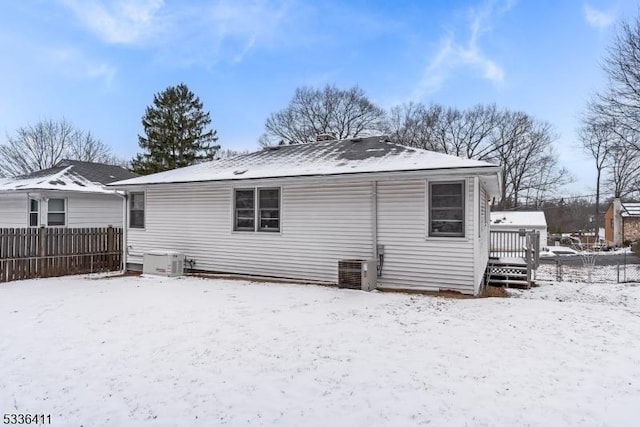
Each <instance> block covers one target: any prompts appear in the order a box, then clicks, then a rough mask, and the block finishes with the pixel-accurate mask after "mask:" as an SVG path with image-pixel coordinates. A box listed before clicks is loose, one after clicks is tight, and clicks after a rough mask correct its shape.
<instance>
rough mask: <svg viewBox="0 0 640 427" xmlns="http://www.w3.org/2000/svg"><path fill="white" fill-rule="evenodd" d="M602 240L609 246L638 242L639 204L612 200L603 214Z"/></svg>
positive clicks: (639, 235) (639, 225)
mask: <svg viewBox="0 0 640 427" xmlns="http://www.w3.org/2000/svg"><path fill="white" fill-rule="evenodd" d="M604 238H605V240H606V241H607V244H608V245H611V246H622V245H623V244H624V242H627V241H631V242H635V241H636V240H640V203H622V202H621V201H620V199H619V198H616V199H614V200H613V202H611V204H610V205H609V207H608V208H607V210H606V211H605V213H604Z"/></svg>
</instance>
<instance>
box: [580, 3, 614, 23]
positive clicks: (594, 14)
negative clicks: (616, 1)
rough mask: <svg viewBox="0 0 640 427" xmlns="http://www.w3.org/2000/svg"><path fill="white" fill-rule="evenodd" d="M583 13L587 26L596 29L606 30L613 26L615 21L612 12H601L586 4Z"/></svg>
mask: <svg viewBox="0 0 640 427" xmlns="http://www.w3.org/2000/svg"><path fill="white" fill-rule="evenodd" d="M583 13H584V19H585V21H587V24H589V25H590V26H591V27H593V28H598V29H603V28H607V27H608V26H610V25H611V24H613V21H614V19H615V14H614V13H613V12H605V11H601V10H598V9H596V8H594V7H592V6H590V5H588V4H585V5H584V8H583Z"/></svg>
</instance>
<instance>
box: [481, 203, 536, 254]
mask: <svg viewBox="0 0 640 427" xmlns="http://www.w3.org/2000/svg"><path fill="white" fill-rule="evenodd" d="M522 229H525V230H534V231H538V232H539V233H540V249H544V248H546V247H547V237H548V236H547V219H546V218H545V215H544V212H542V211H495V212H491V230H492V231H493V230H495V231H519V230H522Z"/></svg>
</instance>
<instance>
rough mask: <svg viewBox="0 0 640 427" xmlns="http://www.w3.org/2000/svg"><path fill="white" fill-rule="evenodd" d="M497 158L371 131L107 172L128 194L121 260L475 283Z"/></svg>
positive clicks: (485, 243)
mask: <svg viewBox="0 0 640 427" xmlns="http://www.w3.org/2000/svg"><path fill="white" fill-rule="evenodd" d="M499 171H500V167H499V166H495V165H493V164H490V163H486V162H482V161H476V160H466V159H461V158H458V157H454V156H449V155H445V154H440V153H435V152H431V151H426V150H420V149H415V148H409V147H405V146H401V145H396V144H392V143H390V142H389V141H388V140H386V139H383V138H381V137H370V138H362V139H351V140H341V141H322V142H316V143H310V144H300V145H288V146H276V147H268V148H265V149H263V150H261V151H258V152H255V153H250V154H246V155H241V156H237V157H233V158H230V159H224V160H216V161H213V162H207V163H202V164H198V165H194V166H189V167H186V168H181V169H176V170H172V171H167V172H162V173H158V174H153V175H148V176H143V177H138V178H134V179H130V180H127V181H121V182H117V183H113V184H111V186H112V187H113V188H118V189H123V190H126V191H127V193H128V197H129V210H128V214H129V215H128V224H129V229H128V232H127V247H128V249H129V252H128V255H127V256H128V265H129V266H130V267H132V268H136V269H140V268H141V266H142V262H143V254H145V253H147V252H150V251H153V250H171V251H179V252H182V253H184V254H185V255H186V257H187V258H188V259H190V260H193V261H195V264H194V265H193V267H194V268H195V269H197V270H204V271H214V272H227V273H236V274H251V275H261V276H271V277H282V278H293V279H298V280H313V281H321V282H332V283H336V282H337V279H338V261H339V260H342V259H380V260H382V265H381V275H380V277H379V278H378V287H380V288H390V289H417V290H436V291H437V290H441V289H450V290H457V291H460V292H464V293H467V294H476V295H477V294H478V293H479V292H480V290H481V287H482V284H483V275H484V271H485V269H486V265H487V261H488V255H489V207H488V204H489V201H490V200H491V196H492V195H496V194H498V191H499Z"/></svg>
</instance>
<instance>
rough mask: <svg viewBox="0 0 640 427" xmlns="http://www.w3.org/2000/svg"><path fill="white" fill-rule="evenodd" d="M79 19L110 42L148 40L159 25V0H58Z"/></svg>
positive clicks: (102, 38)
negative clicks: (105, 0) (108, 0)
mask: <svg viewBox="0 0 640 427" xmlns="http://www.w3.org/2000/svg"><path fill="white" fill-rule="evenodd" d="M61 2H62V4H63V5H64V6H66V7H67V8H68V9H69V10H71V11H72V12H73V14H74V15H75V16H76V18H77V19H78V20H79V21H80V23H81V24H82V25H83V26H84V27H85V28H87V29H88V30H90V31H91V32H93V33H94V34H96V35H97V36H98V37H99V38H100V39H101V40H103V41H105V42H107V43H113V44H140V43H143V42H146V41H149V40H150V39H151V37H152V36H153V35H154V33H155V32H156V30H157V29H158V28H160V24H161V19H160V17H159V16H158V12H159V11H160V9H161V8H162V6H163V5H164V1H163V0H116V1H111V2H103V1H99V0H61Z"/></svg>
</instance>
